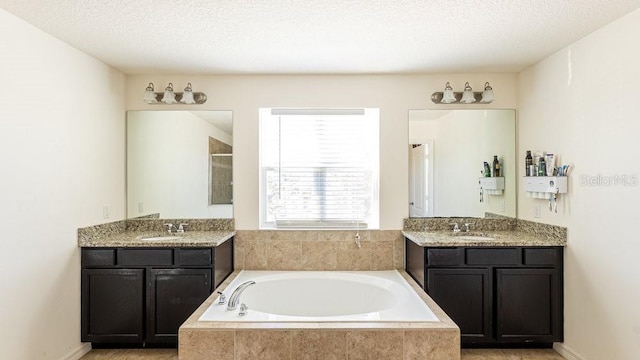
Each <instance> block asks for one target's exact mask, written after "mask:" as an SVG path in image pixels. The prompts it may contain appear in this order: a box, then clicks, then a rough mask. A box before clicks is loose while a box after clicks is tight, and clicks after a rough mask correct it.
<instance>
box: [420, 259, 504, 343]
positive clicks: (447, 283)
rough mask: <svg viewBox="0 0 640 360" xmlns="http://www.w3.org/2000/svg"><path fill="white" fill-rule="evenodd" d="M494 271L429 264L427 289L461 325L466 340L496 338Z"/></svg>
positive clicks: (461, 331) (483, 340) (477, 340)
mask: <svg viewBox="0 0 640 360" xmlns="http://www.w3.org/2000/svg"><path fill="white" fill-rule="evenodd" d="M490 275H491V273H490V271H489V269H487V268H484V269H477V268H450V269H447V268H429V269H428V271H427V293H428V294H429V296H431V298H432V299H433V300H434V301H435V302H436V303H437V304H438V305H439V306H440V307H441V308H442V310H444V312H446V313H447V315H449V317H451V319H452V320H453V321H454V322H455V323H456V324H457V325H458V326H459V327H460V334H461V335H462V341H463V342H485V341H488V340H491V339H492V338H493V333H492V331H491V329H492V326H493V325H492V321H491V318H492V304H491V299H492V295H491V287H492V285H491V276H490Z"/></svg>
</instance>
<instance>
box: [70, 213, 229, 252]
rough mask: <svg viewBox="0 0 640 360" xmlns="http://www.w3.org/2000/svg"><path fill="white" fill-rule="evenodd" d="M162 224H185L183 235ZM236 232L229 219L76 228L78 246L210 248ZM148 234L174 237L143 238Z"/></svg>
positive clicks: (146, 220)
mask: <svg viewBox="0 0 640 360" xmlns="http://www.w3.org/2000/svg"><path fill="white" fill-rule="evenodd" d="M165 223H172V224H179V223H188V224H189V226H188V227H187V230H186V231H185V232H184V233H183V234H175V233H172V234H169V233H168V232H167V230H166V226H165V225H164V224H165ZM234 235H235V232H234V231H233V220H232V219H161V220H155V219H154V220H151V219H145V220H122V221H116V222H112V223H107V224H101V225H96V226H90V227H86V228H80V229H78V246H80V247H149V246H151V247H174V246H184V247H198V246H203V247H209V246H218V245H219V244H221V243H223V242H224V241H226V240H228V239H229V238H231V237H232V236H234ZM151 236H177V237H178V238H177V239H174V240H155V241H154V240H142V238H144V237H151Z"/></svg>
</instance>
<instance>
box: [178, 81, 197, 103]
mask: <svg viewBox="0 0 640 360" xmlns="http://www.w3.org/2000/svg"><path fill="white" fill-rule="evenodd" d="M180 102H181V103H185V104H195V103H196V101H195V99H194V98H193V90H192V89H191V83H187V87H186V88H184V93H182V99H180Z"/></svg>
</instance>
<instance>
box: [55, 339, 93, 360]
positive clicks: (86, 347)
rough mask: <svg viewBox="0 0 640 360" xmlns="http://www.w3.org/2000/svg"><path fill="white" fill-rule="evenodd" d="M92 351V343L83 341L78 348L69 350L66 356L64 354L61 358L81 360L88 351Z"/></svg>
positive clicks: (63, 359) (64, 359)
mask: <svg viewBox="0 0 640 360" xmlns="http://www.w3.org/2000/svg"><path fill="white" fill-rule="evenodd" d="M89 351H91V344H90V343H82V345H80V346H78V347H77V348H75V349H73V350H71V351H69V352H68V353H67V354H66V355H65V356H63V357H62V358H61V359H60V360H79V359H80V358H81V357H83V356H84V355H85V354H86V353H88V352H89Z"/></svg>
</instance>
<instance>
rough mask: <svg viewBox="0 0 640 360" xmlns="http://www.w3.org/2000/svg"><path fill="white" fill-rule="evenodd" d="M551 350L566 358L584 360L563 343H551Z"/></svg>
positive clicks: (568, 359)
mask: <svg viewBox="0 0 640 360" xmlns="http://www.w3.org/2000/svg"><path fill="white" fill-rule="evenodd" d="M553 350H555V351H556V352H557V353H558V354H560V355H562V356H563V357H564V358H565V359H567V360H584V358H583V357H582V356H580V355H578V354H576V352H575V351H574V350H573V349H571V348H570V347H568V346H567V345H565V344H564V343H553Z"/></svg>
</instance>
